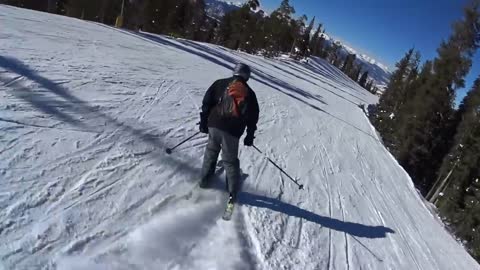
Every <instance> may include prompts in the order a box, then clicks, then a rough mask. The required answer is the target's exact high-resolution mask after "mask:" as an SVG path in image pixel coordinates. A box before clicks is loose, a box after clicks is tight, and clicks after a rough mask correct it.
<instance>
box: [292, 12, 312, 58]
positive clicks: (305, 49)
mask: <svg viewBox="0 0 480 270" xmlns="http://www.w3.org/2000/svg"><path fill="white" fill-rule="evenodd" d="M314 24H315V17H313V19H312V20H311V21H310V24H309V25H308V27H307V28H305V29H302V31H301V32H303V34H302V35H301V37H300V38H299V43H298V52H297V53H296V54H297V55H298V56H300V57H308V56H309V55H310V53H311V52H310V46H309V45H310V33H311V32H312V30H313V26H314Z"/></svg>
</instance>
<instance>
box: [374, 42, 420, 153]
mask: <svg viewBox="0 0 480 270" xmlns="http://www.w3.org/2000/svg"><path fill="white" fill-rule="evenodd" d="M412 59H414V49H410V50H409V51H408V52H407V53H406V54H405V56H404V57H403V58H402V59H401V60H400V61H399V62H398V63H397V64H396V70H395V72H394V73H393V74H392V76H391V77H390V82H389V84H388V86H387V88H386V89H385V92H384V93H383V95H382V96H381V97H380V100H379V103H378V109H377V113H376V114H375V115H371V117H372V118H373V119H372V122H373V124H374V125H375V127H376V128H377V130H378V131H379V132H380V134H381V135H382V138H383V141H384V143H385V145H386V146H387V148H389V149H390V151H391V152H392V153H393V154H394V156H396V154H397V151H396V149H397V145H398V138H397V136H395V134H394V133H395V132H397V131H398V129H399V127H398V121H397V119H398V115H399V104H400V102H401V100H404V99H405V95H406V92H407V89H408V87H407V85H408V83H407V81H406V78H408V77H409V75H410V72H411V70H412V68H413V65H415V64H416V63H415V61H412ZM367 89H368V90H369V91H371V90H372V85H367ZM396 157H397V156H396ZM397 158H398V157H397Z"/></svg>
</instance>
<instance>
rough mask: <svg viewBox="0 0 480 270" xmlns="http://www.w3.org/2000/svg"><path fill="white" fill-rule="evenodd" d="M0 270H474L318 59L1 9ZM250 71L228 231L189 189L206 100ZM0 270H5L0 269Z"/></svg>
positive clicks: (220, 201) (212, 194) (356, 100)
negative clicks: (235, 74) (242, 70)
mask: <svg viewBox="0 0 480 270" xmlns="http://www.w3.org/2000/svg"><path fill="white" fill-rule="evenodd" d="M0 22H1V27H0V95H1V98H0V181H1V185H0V240H1V241H0V268H2V269H275V270H277V269H382V270H383V269H479V267H478V265H477V264H476V262H475V261H474V260H473V259H472V258H471V257H470V256H469V255H468V254H467V252H466V251H465V250H464V249H463V247H462V246H461V245H459V244H458V243H457V242H456V241H455V240H454V239H453V238H452V236H450V235H449V234H448V233H447V231H446V230H445V229H444V228H443V226H442V224H441V223H439V221H438V220H437V219H436V218H435V217H434V216H433V215H432V214H431V213H430V212H429V211H428V209H427V208H426V207H425V205H424V203H423V201H422V199H421V197H420V196H419V195H418V194H417V192H416V190H415V188H414V187H413V185H412V182H411V180H410V179H409V177H408V175H407V174H406V173H405V172H404V171H403V170H402V168H401V167H400V166H399V165H398V164H397V163H396V162H395V160H394V159H393V158H392V157H391V155H390V154H389V153H388V152H387V150H386V149H385V148H384V147H383V146H382V144H381V143H380V141H379V139H378V137H377V135H376V133H375V132H374V130H373V129H372V127H371V125H370V124H369V122H368V120H367V118H366V117H365V115H364V114H363V112H362V110H361V109H360V108H359V107H358V105H360V104H371V103H375V102H376V101H377V97H375V96H373V95H371V94H369V93H368V92H367V91H365V90H363V89H362V88H361V87H359V86H358V85H356V84H355V83H354V82H353V81H351V80H349V79H348V78H346V77H345V76H344V75H343V74H342V73H341V72H339V71H338V70H337V69H336V68H334V67H332V66H330V65H328V64H327V63H325V62H324V61H322V60H319V59H311V61H309V62H308V63H299V62H294V61H291V60H288V59H277V60H271V59H264V58H262V57H259V56H251V55H247V54H244V53H241V52H236V51H230V50H227V49H224V48H222V47H218V46H214V45H208V44H201V43H195V42H191V41H187V40H174V39H170V38H168V37H164V36H156V35H150V34H147V33H132V32H128V31H124V30H118V29H115V28H111V27H107V26H103V25H100V24H96V23H92V22H86V21H81V20H77V19H72V18H67V17H61V16H56V15H49V14H45V13H40V12H34V11H28V10H23V9H17V8H12V7H8V6H0ZM236 62H244V63H246V64H249V65H251V66H252V67H253V69H254V72H253V77H252V79H251V81H250V85H251V87H252V88H253V89H254V90H255V91H256V93H257V96H258V100H259V103H260V108H261V117H260V121H259V123H258V131H257V133H256V140H255V143H256V145H257V146H258V147H259V148H260V149H261V150H262V151H264V153H265V154H266V155H267V156H268V157H270V158H271V159H272V160H274V161H275V162H277V163H278V164H279V165H280V166H282V167H283V168H285V170H286V171H287V172H288V173H289V174H291V175H292V176H293V177H295V178H297V179H298V180H299V181H300V182H301V183H302V184H304V185H305V190H298V189H297V188H296V186H295V185H294V184H293V183H292V182H290V181H289V180H288V179H287V177H286V176H284V175H282V174H281V173H280V172H279V171H278V170H277V169H276V168H275V167H274V166H272V165H271V164H270V163H269V162H268V160H267V159H266V158H265V157H264V156H263V155H261V154H259V153H257V152H256V151H254V150H253V149H252V148H247V147H243V146H242V147H241V151H240V160H241V167H242V171H243V173H242V179H244V181H243V186H242V191H241V193H240V195H239V205H238V207H237V208H236V212H235V213H234V216H233V219H232V221H229V222H226V221H223V220H222V219H221V218H220V216H221V215H222V212H223V208H224V204H225V200H226V194H225V187H224V180H223V178H224V173H223V171H222V170H221V169H219V171H218V172H217V177H216V179H215V186H214V188H212V189H210V190H198V189H196V188H195V185H196V184H197V181H198V180H199V169H200V166H201V161H202V153H203V150H204V147H205V144H206V140H207V139H206V136H205V135H200V136H197V137H195V138H194V139H193V140H191V141H190V142H188V143H186V144H184V145H182V146H181V147H179V148H178V149H176V151H174V153H172V154H171V155H167V154H166V153H165V149H166V148H167V147H171V146H173V145H175V144H177V143H178V142H180V141H181V140H183V139H184V138H186V137H187V136H190V135H192V134H194V133H195V132H196V131H197V126H196V123H197V122H198V119H199V114H198V113H199V107H200V105H201V99H202V97H203V94H204V93H205V91H206V89H207V88H208V86H209V85H210V84H211V83H212V82H213V81H214V80H215V79H218V78H221V77H227V76H229V75H230V74H231V69H232V67H233V66H234V64H235V63H236ZM2 266H3V267H2Z"/></svg>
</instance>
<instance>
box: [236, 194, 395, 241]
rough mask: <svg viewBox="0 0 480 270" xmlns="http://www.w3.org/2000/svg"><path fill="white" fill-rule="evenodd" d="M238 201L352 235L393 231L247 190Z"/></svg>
mask: <svg viewBox="0 0 480 270" xmlns="http://www.w3.org/2000/svg"><path fill="white" fill-rule="evenodd" d="M238 203H239V204H243V205H250V206H254V207H259V208H266V209H270V210H272V211H276V212H279V213H283V214H286V215H288V216H292V217H298V218H302V219H304V220H307V221H310V222H313V223H316V224H318V225H320V226H322V227H325V228H329V229H332V230H335V231H339V232H344V233H348V234H350V235H352V236H357V237H364V238H385V237H386V236H387V233H395V231H394V230H392V229H390V228H388V227H384V226H369V225H363V224H359V223H354V222H348V221H341V220H338V219H335V218H330V217H325V216H321V215H318V214H315V213H313V212H310V211H307V210H304V209H302V208H300V207H298V206H294V205H291V204H288V203H284V202H282V201H280V200H277V199H273V198H269V197H266V196H261V195H256V194H252V193H249V192H241V193H239V195H238Z"/></svg>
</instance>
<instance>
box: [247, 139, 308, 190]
mask: <svg viewBox="0 0 480 270" xmlns="http://www.w3.org/2000/svg"><path fill="white" fill-rule="evenodd" d="M252 146H253V148H255V150H257V151H258V152H259V153H260V154H262V155H263V156H265V157H266V158H267V159H268V161H270V163H272V164H273V166H275V167H277V169H279V170H280V171H281V172H282V173H283V174H285V175H286V176H287V177H288V178H289V179H290V180H291V181H292V182H293V183H295V184H296V185H297V186H298V189H303V185H302V184H300V183H298V181H297V180H295V179H293V177H291V176H290V175H288V173H287V172H285V171H284V170H283V169H282V168H280V166H278V165H277V164H276V163H275V162H273V160H271V159H270V158H269V157H267V155H265V154H264V153H263V152H262V151H260V149H258V148H257V147H256V146H255V145H252Z"/></svg>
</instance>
